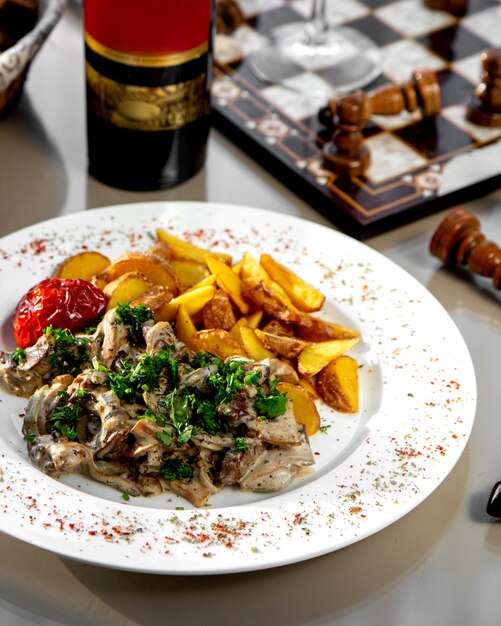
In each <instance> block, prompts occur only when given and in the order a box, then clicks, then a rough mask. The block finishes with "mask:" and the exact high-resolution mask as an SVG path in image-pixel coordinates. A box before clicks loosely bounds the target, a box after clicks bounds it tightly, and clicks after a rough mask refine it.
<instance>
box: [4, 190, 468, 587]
mask: <svg viewBox="0 0 501 626" xmlns="http://www.w3.org/2000/svg"><path fill="white" fill-rule="evenodd" d="M156 227H163V228H166V229H170V230H172V231H173V232H175V233H178V234H180V235H182V236H186V237H188V238H189V239H190V240H191V241H193V242H194V243H197V244H199V245H201V246H203V247H215V248H218V249H220V250H223V251H230V252H231V253H232V254H233V255H234V259H235V260H238V259H239V258H240V256H241V254H242V253H243V252H244V251H246V250H248V251H250V252H251V253H253V255H254V256H256V257H258V256H259V254H260V253H263V252H267V253H270V254H272V255H274V256H275V257H276V258H277V259H278V260H280V261H281V262H283V263H285V264H286V265H288V266H289V267H291V268H292V269H293V270H295V271H296V272H297V273H299V274H300V275H301V276H302V277H304V278H305V279H307V280H308V281H309V282H311V283H312V284H314V285H315V286H317V287H318V288H319V289H321V290H322V292H323V293H324V294H325V295H326V296H327V300H326V305H325V307H324V309H323V310H322V311H320V312H319V313H318V314H317V315H318V316H319V317H323V318H325V319H329V320H332V321H337V322H339V323H341V324H344V325H349V326H352V327H355V328H357V329H359V330H360V332H361V333H362V337H363V341H361V342H360V344H359V345H357V347H356V349H353V350H352V352H351V354H352V355H353V356H354V357H355V358H356V359H357V360H358V361H359V363H360V365H361V368H360V384H361V410H360V413H359V414H357V415H345V414H340V413H335V412H334V411H332V410H330V409H329V408H328V407H326V406H325V405H323V406H322V407H321V413H322V419H323V424H324V425H325V426H330V428H328V429H326V432H322V433H318V434H316V435H315V436H313V437H312V438H311V445H312V448H313V451H314V453H315V459H316V464H315V466H314V470H313V471H310V472H309V473H305V474H304V475H302V476H301V477H300V478H299V479H297V480H296V481H295V483H294V484H293V485H292V486H291V487H289V488H288V489H287V490H285V491H284V492H281V493H278V494H268V495H256V494H242V493H240V492H238V491H236V490H233V489H230V488H227V489H225V490H223V491H222V492H220V493H219V494H218V495H217V496H216V497H215V498H213V499H212V501H211V506H209V507H205V508H203V509H202V510H194V509H193V508H192V507H191V506H190V505H188V504H187V503H186V502H184V501H181V500H179V499H176V498H175V497H171V496H170V495H166V496H162V497H159V498H154V499H146V498H141V499H140V498H131V499H130V500H129V501H128V502H124V501H123V499H122V498H121V495H120V494H119V493H118V492H116V491H114V490H112V489H111V488H108V487H105V486H103V485H100V484H97V483H93V482H91V481H87V480H85V479H83V478H81V477H73V478H72V479H71V480H69V481H66V482H65V483H63V482H59V481H57V480H55V479H53V478H50V477H47V476H45V475H44V474H42V473H41V472H40V471H38V470H37V469H36V468H34V467H33V466H31V465H30V463H29V462H28V460H27V455H26V446H25V442H24V441H23V440H22V437H21V434H20V432H21V430H20V429H21V422H22V420H21V416H22V413H23V409H24V407H25V404H26V402H25V401H24V400H22V399H19V398H13V397H10V396H6V395H1V397H0V401H1V408H2V410H1V420H2V428H1V430H0V474H1V476H0V478H1V482H0V511H1V515H0V530H2V531H4V532H5V533H8V534H10V535H12V536H14V537H17V538H19V539H21V540H23V541H27V542H29V543H31V544H33V545H36V546H39V547H41V548H45V549H47V550H51V551H53V552H56V553H58V554H60V555H62V556H65V557H69V558H74V559H79V560H83V561H87V562H89V563H94V564H98V565H104V566H110V567H115V568H121V569H128V570H136V571H142V572H156V573H165V574H213V573H228V572H242V571H248V570H256V569H262V568H267V567H275V566H279V565H284V564H287V563H293V562H296V561H301V560H303V559H309V558H312V557H315V556H318V555H321V554H325V553H327V552H331V551H333V550H337V549H339V548H342V547H343V546H347V545H349V544H351V543H354V542H356V541H359V540H360V539H363V538H364V537H367V536H369V535H371V534H373V533H375V532H377V531H378V530H380V529H382V528H384V527H386V526H388V525H389V524H391V523H392V522H394V521H396V520H398V519H399V518H401V517H402V516H403V515H405V514H407V513H409V511H411V510H412V509H414V508H415V507H416V506H417V505H418V504H419V503H420V502H422V501H423V500H424V499H425V498H426V497H427V496H428V495H429V494H430V493H431V492H432V491H433V490H434V489H435V488H436V487H437V486H438V485H439V484H440V483H441V482H442V481H443V480H444V478H445V477H446V476H447V474H448V473H449V472H450V471H451V469H452V468H453V467H454V465H455V463H456V462H457V460H458V458H459V456H460V454H461V452H462V450H463V448H464V447H465V445H466V442H467V439H468V436H469V433H470V431H471V428H472V425H473V419H474V412H475V403H476V385H475V376H474V371H473V367H472V363H471V359H470V356H469V354H468V351H467V349H466V347H465V344H464V341H463V339H462V338H461V335H460V333H459V332H458V330H457V328H456V327H455V325H454V323H453V322H452V320H451V319H450V317H449V316H448V314H447V313H446V312H445V311H444V309H443V308H442V307H441V306H440V304H439V303H438V302H437V301H436V300H435V299H434V298H433V296H431V294H430V293H429V292H428V291H427V290H426V289H425V288H424V287H422V286H421V285H420V284H419V283H418V282H417V281H416V280H414V279H413V278H412V277H411V276H409V275H408V274H407V273H405V272H404V271H403V270H401V269H400V268H399V267H397V266H396V265H394V264H393V263H392V262H390V261H389V260H387V259H386V258H384V257H383V256H382V255H380V254H378V253H377V252H375V251H373V250H372V249H370V248H369V247H367V246H365V245H363V244H361V243H359V242H357V241H355V240H352V239H350V238H348V237H346V236H344V235H341V234H339V233H337V232H335V231H333V230H330V229H328V228H325V227H321V226H318V225H316V224H313V223H310V222H307V221H304V220H300V219H296V218H292V217H287V216H284V215H281V214H276V213H270V212H265V211H259V210H256V209H248V208H243V207H239V206H229V205H214V204H205V203H185V202H170V203H145V204H136V205H125V206H115V207H111V208H106V209H95V210H91V211H87V212H84V213H77V214H74V215H70V216H67V217H63V218H58V219H54V220H50V221H47V222H43V223H41V224H37V225H35V226H32V227H30V228H26V229H24V230H22V231H19V232H17V233H14V234H12V235H9V236H8V237H5V238H3V239H2V240H0V259H1V261H0V279H1V284H2V312H1V317H0V331H1V334H0V342H1V343H0V345H1V347H2V348H3V349H4V350H11V349H12V348H14V344H13V338H12V331H11V318H12V312H13V310H14V307H15V305H16V303H17V301H18V300H19V298H20V297H21V296H22V295H23V293H25V292H26V291H27V289H29V288H30V287H31V286H32V285H33V284H34V283H36V282H38V281H39V280H41V279H43V278H45V277H47V276H48V275H50V274H51V273H52V271H53V270H54V267H55V266H56V264H57V263H58V262H59V261H61V260H62V259H64V258H65V257H67V256H69V255H70V254H74V253H75V252H77V251H80V250H83V249H95V250H99V251H101V252H102V253H104V254H106V255H107V256H109V257H111V258H113V257H115V256H117V255H118V254H120V253H121V252H124V251H126V250H130V249H138V250H143V249H146V248H147V247H148V246H149V245H150V244H151V242H152V238H153V237H154V233H155V228H156ZM182 507H184V508H182Z"/></svg>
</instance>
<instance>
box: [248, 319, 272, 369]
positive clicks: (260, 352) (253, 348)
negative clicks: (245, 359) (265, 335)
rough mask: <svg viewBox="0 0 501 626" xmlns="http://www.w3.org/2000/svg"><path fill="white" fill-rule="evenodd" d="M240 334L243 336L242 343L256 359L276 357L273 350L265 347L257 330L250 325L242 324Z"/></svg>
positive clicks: (252, 357) (251, 356)
mask: <svg viewBox="0 0 501 626" xmlns="http://www.w3.org/2000/svg"><path fill="white" fill-rule="evenodd" d="M240 336H241V337H242V344H243V346H244V348H245V350H246V352H247V354H248V355H249V356H250V358H251V359H254V360H255V361H261V360H262V359H272V358H274V357H275V354H274V353H273V352H270V350H268V349H267V348H265V347H264V345H263V343H262V342H261V340H260V339H259V337H258V336H257V335H256V331H255V330H253V329H252V328H249V327H248V326H242V327H241V328H240Z"/></svg>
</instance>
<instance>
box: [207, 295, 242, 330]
mask: <svg viewBox="0 0 501 626" xmlns="http://www.w3.org/2000/svg"><path fill="white" fill-rule="evenodd" d="M202 320H203V325H204V327H205V328H222V329H223V330H230V329H231V328H232V327H233V326H234V325H235V323H236V319H235V313H233V307H232V306H231V302H230V297H229V296H228V294H227V293H226V292H225V291H223V290H222V289H216V293H215V294H214V297H213V298H212V300H209V302H207V304H206V305H205V306H204V308H203V309H202Z"/></svg>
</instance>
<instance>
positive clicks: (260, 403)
mask: <svg viewBox="0 0 501 626" xmlns="http://www.w3.org/2000/svg"><path fill="white" fill-rule="evenodd" d="M286 408H287V396H286V395H285V394H284V393H282V392H281V391H279V390H278V389H277V381H275V380H271V381H270V393H269V394H267V393H265V392H264V390H263V389H262V388H261V387H258V388H257V400H256V410H257V412H258V413H259V415H261V416H262V417H265V418H266V419H272V418H274V417H279V416H280V415H283V414H284V413H285V410H286Z"/></svg>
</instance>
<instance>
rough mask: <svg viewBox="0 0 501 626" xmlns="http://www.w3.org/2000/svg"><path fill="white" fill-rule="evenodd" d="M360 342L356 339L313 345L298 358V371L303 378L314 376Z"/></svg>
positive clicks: (334, 340) (335, 340) (322, 342)
mask: <svg viewBox="0 0 501 626" xmlns="http://www.w3.org/2000/svg"><path fill="white" fill-rule="evenodd" d="M357 341H358V338H355V339H333V340H332V341H321V342H320V343H312V344H311V345H309V346H308V347H307V348H305V349H304V350H303V351H302V352H301V354H300V355H299V357H298V363H297V364H298V371H299V374H300V375H301V376H314V375H315V374H317V373H318V372H319V371H320V370H322V369H323V368H324V367H325V366H326V365H327V364H328V363H330V362H331V361H332V360H333V359H336V358H337V357H338V356H341V355H342V354H344V353H345V352H346V351H347V350H349V349H350V348H352V347H353V346H354V345H355V344H356V343H357Z"/></svg>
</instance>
